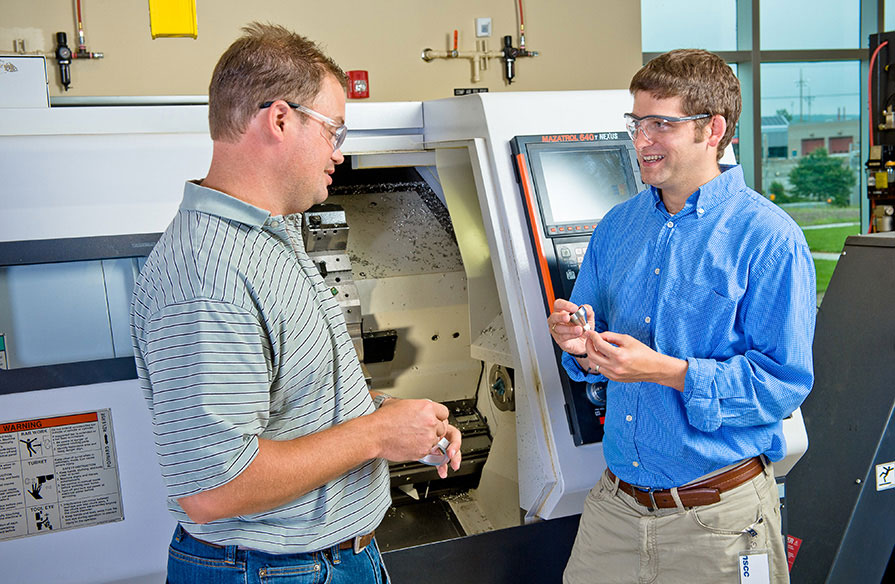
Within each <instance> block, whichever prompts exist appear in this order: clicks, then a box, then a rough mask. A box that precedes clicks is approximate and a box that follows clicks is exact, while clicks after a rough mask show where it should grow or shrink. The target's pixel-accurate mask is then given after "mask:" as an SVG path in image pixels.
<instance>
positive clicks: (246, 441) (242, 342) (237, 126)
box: [132, 24, 460, 584]
mask: <svg viewBox="0 0 895 584" xmlns="http://www.w3.org/2000/svg"><path fill="white" fill-rule="evenodd" d="M243 30H244V35H243V36H242V37H241V38H239V39H238V40H237V41H235V42H234V43H233V44H232V45H231V46H230V48H229V49H227V51H226V52H225V53H224V55H223V56H222V57H221V59H220V60H219V61H218V64H217V66H216V67H215V71H214V74H213V77H212V81H211V84H210V86H209V106H208V110H209V127H210V131H211V137H212V140H213V141H214V153H213V156H212V161H211V167H210V169H209V171H208V174H207V175H206V177H205V178H204V179H202V180H201V181H195V182H188V183H187V184H186V186H185V188H184V195H183V202H182V203H181V206H180V210H179V211H178V213H177V215H176V216H175V217H174V220H173V221H172V223H171V225H170V226H169V227H168V229H167V230H166V231H165V232H164V234H163V235H162V237H161V239H160V240H159V242H158V244H157V245H156V247H155V249H154V250H153V251H152V253H151V254H150V255H149V257H148V259H147V261H146V264H145V266H144V267H143V270H142V272H141V274H140V276H139V278H138V280H137V283H136V287H135V292H134V302H133V314H132V328H133V337H134V346H135V352H136V361H137V371H138V374H139V377H140V383H141V386H142V388H143V392H144V395H145V398H146V401H147V403H148V405H149V409H150V410H151V412H152V416H153V422H154V427H155V438H156V449H157V452H158V456H159V462H160V464H161V468H162V474H163V477H164V480H165V483H166V486H167V489H168V507H169V509H170V511H171V512H172V513H173V514H174V516H175V517H176V518H177V520H178V522H179V524H178V526H177V529H176V531H175V534H174V537H173V539H172V542H171V548H170V554H169V559H168V581H169V582H171V583H172V584H176V583H178V582H203V581H213V582H231V581H232V582H260V581H262V580H266V579H267V578H270V577H274V576H276V577H278V578H280V579H278V580H277V581H278V582H290V583H293V582H296V583H297V582H318V581H321V582H322V581H327V582H332V583H334V584H336V583H340V582H345V583H347V582H371V583H372V582H376V583H381V582H387V576H386V574H385V570H384V568H383V567H382V563H381V558H380V556H379V552H378V550H377V548H376V545H375V541H373V542H372V543H370V540H371V539H372V538H371V534H372V531H373V529H374V528H375V527H376V526H377V525H378V524H379V522H380V520H381V519H382V517H383V515H384V514H385V512H386V510H387V509H388V507H389V504H390V498H389V476H388V465H387V461H388V460H392V461H403V460H411V459H417V458H421V457H423V456H425V455H426V454H427V453H428V452H429V450H430V449H431V448H432V446H433V445H434V444H435V443H436V442H438V441H439V440H440V439H441V438H442V437H446V438H447V439H448V440H449V441H450V445H449V447H448V448H447V454H448V455H449V456H450V462H449V463H446V464H444V465H442V466H441V467H439V469H438V471H439V474H440V475H441V476H442V477H444V476H446V474H447V466H448V464H450V466H451V467H452V468H454V470H456V469H457V468H458V467H459V464H460V452H459V450H460V433H459V431H458V430H457V429H456V428H454V427H453V426H451V425H449V424H448V423H447V418H448V410H447V408H445V407H444V406H443V405H441V404H437V403H434V402H431V401H429V400H393V399H387V396H384V395H378V396H375V397H374V398H372V399H371V394H370V393H369V392H368V390H367V387H366V383H365V380H364V377H363V375H362V373H361V369H360V365H359V363H358V359H357V355H356V354H355V351H354V348H353V345H352V342H351V339H350V337H349V335H348V331H347V329H346V326H345V322H344V319H343V317H342V312H341V308H340V307H339V305H338V304H337V302H336V301H335V300H334V298H333V296H332V294H331V293H330V291H329V289H328V288H327V286H326V284H325V283H324V281H323V279H322V278H321V276H320V274H319V273H318V272H317V268H316V267H315V265H314V263H313V262H312V261H311V259H310V258H309V257H308V255H307V254H306V253H305V250H304V245H303V242H302V238H301V230H300V224H301V223H300V221H301V218H300V215H297V214H299V213H301V212H303V211H305V210H307V209H308V208H309V207H311V206H312V205H314V204H317V203H320V202H322V201H324V200H325V199H326V196H327V185H329V184H330V183H331V182H332V178H331V176H330V175H331V174H332V172H333V170H334V168H335V165H336V164H340V163H341V162H342V161H343V160H344V157H343V156H342V153H341V151H340V150H339V148H340V147H341V144H342V141H343V140H344V137H345V132H346V128H345V125H344V119H345V89H346V78H345V74H344V73H343V72H342V70H341V69H340V68H339V67H338V65H336V64H335V63H334V62H333V61H332V60H331V59H330V58H329V57H327V56H326V55H324V54H323V53H322V52H321V51H320V50H319V49H318V48H317V46H316V45H315V44H314V43H313V42H311V41H309V40H308V39H305V38H304V37H301V36H299V35H296V34H294V33H292V32H290V31H288V30H286V29H284V28H281V27H278V26H272V25H259V24H252V25H249V26H247V27H246V28H245V29H243ZM374 402H375V403H374Z"/></svg>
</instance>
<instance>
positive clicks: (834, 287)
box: [785, 233, 895, 583]
mask: <svg viewBox="0 0 895 584" xmlns="http://www.w3.org/2000/svg"><path fill="white" fill-rule="evenodd" d="M893 288H895V233H880V234H874V235H853V236H850V237H848V238H847V239H846V241H845V251H844V252H843V254H842V257H841V258H840V259H839V261H838V263H837V265H836V270H835V271H834V272H833V277H832V279H831V280H830V286H829V288H827V291H826V293H825V294H824V299H823V302H822V303H821V306H820V309H819V310H818V314H817V328H816V331H815V335H814V374H815V380H814V388H813V389H812V390H811V393H810V394H809V395H808V397H807V398H806V399H805V403H804V404H802V413H803V415H804V418H805V426H806V427H807V429H808V434H809V435H810V436H811V447H810V448H808V451H807V452H806V453H805V456H804V458H803V460H802V462H801V463H800V464H798V465H796V466H795V468H793V469H792V471H790V473H789V474H788V475H787V477H786V500H787V505H786V516H785V521H786V522H785V531H786V532H787V534H788V535H790V536H792V537H793V538H798V539H799V540H801V545H800V547H799V548H798V555H797V556H796V557H795V560H794V562H793V564H792V571H791V577H792V581H793V582H827V583H839V582H841V583H851V582H881V581H882V582H888V581H891V578H889V579H886V578H885V577H884V574H885V572H886V569H887V565H891V564H892V557H893V556H892V553H893V546H895V530H893V529H892V519H893V518H895V473H893V472H891V469H892V468H893V467H895V424H893V419H892V416H893V408H895V394H893V392H892V379H893V377H895V359H893V358H892V347H893V346H895V322H893V319H892V317H891V313H890V312H888V311H886V310H884V309H882V310H881V307H882V305H881V304H880V300H881V299H884V298H888V297H891V291H892V289H893ZM887 469H889V470H888V471H887ZM890 576H891V575H890Z"/></svg>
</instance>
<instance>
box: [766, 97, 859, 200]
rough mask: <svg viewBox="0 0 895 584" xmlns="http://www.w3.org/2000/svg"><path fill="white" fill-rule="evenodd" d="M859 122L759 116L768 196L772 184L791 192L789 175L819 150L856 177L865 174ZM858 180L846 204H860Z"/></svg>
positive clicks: (850, 118)
mask: <svg viewBox="0 0 895 584" xmlns="http://www.w3.org/2000/svg"><path fill="white" fill-rule="evenodd" d="M859 123H860V122H859V119H858V118H857V116H855V117H846V116H838V119H837V116H813V117H811V118H807V117H806V119H805V121H801V122H800V121H798V120H792V121H790V120H788V119H787V117H786V116H785V115H781V114H777V115H773V116H762V118H761V143H762V187H763V189H764V191H765V194H766V195H769V194H770V186H771V183H772V182H775V181H776V182H779V183H780V184H782V185H783V187H784V189H785V192H787V193H789V192H791V190H792V185H791V184H790V182H789V173H790V171H791V170H792V169H793V168H795V167H796V166H797V165H798V164H799V160H801V158H802V157H803V156H807V155H808V154H810V153H811V152H813V151H814V150H816V149H818V148H826V150H827V152H828V153H829V155H830V156H831V157H832V158H839V159H841V160H842V161H843V162H844V163H845V164H846V165H847V166H848V167H849V168H851V169H852V171H853V172H854V173H855V177H859V176H860V175H861V173H862V172H864V168H863V161H862V160H861V146H860V143H859V141H858V139H859V136H860V131H859ZM860 182H861V181H860V180H857V178H856V180H855V185H854V187H853V189H852V193H851V195H850V197H849V205H851V206H858V205H859V202H860V197H861V192H860Z"/></svg>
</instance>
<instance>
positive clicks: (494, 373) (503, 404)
mask: <svg viewBox="0 0 895 584" xmlns="http://www.w3.org/2000/svg"><path fill="white" fill-rule="evenodd" d="M488 387H489V388H490V391H491V401H492V402H494V405H495V406H497V409H498V410H500V411H502V412H508V411H509V412H514V411H516V395H515V391H514V389H513V370H512V369H507V368H506V367H504V366H503V365H493V366H492V367H491V371H490V372H489V373H488Z"/></svg>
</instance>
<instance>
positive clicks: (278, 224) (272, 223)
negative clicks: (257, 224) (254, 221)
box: [270, 221, 280, 229]
mask: <svg viewBox="0 0 895 584" xmlns="http://www.w3.org/2000/svg"><path fill="white" fill-rule="evenodd" d="M270 226H271V227H273V228H274V229H276V228H277V227H279V226H280V222H279V221H271V222H270Z"/></svg>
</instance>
